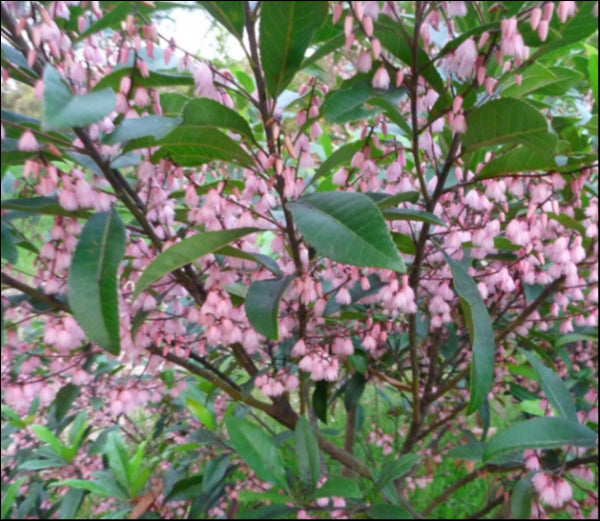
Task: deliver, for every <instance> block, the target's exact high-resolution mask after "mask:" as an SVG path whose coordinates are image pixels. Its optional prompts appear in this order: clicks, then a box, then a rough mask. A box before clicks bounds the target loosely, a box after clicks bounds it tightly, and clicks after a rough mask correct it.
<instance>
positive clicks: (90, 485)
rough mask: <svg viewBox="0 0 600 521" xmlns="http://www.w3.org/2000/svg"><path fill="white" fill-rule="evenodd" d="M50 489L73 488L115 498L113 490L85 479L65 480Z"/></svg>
mask: <svg viewBox="0 0 600 521" xmlns="http://www.w3.org/2000/svg"><path fill="white" fill-rule="evenodd" d="M48 487H71V488H74V489H79V490H87V491H88V492H91V493H93V494H98V495H99V496H103V497H113V496H114V492H113V490H110V489H107V488H105V487H103V486H102V485H99V484H98V483H96V482H94V481H87V480H85V479H65V480H63V481H54V482H52V483H50V484H49V485H48Z"/></svg>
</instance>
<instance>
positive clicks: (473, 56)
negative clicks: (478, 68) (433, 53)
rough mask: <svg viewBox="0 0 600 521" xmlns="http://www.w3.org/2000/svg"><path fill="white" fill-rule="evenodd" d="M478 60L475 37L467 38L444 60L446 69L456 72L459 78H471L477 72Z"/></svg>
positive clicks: (452, 72) (451, 72) (449, 71)
mask: <svg viewBox="0 0 600 521" xmlns="http://www.w3.org/2000/svg"><path fill="white" fill-rule="evenodd" d="M476 61H477V45H475V40H473V38H468V39H466V40H465V41H464V42H463V43H461V44H460V45H459V46H458V47H457V48H456V50H455V51H454V52H453V53H452V54H450V55H449V56H448V57H447V58H446V61H445V62H444V67H445V69H446V71H448V73H450V74H456V75H457V76H458V77H459V78H469V77H471V76H473V74H474V72H475V62H476Z"/></svg>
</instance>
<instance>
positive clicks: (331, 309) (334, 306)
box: [323, 273, 387, 316]
mask: <svg viewBox="0 0 600 521" xmlns="http://www.w3.org/2000/svg"><path fill="white" fill-rule="evenodd" d="M367 279H368V281H369V285H370V288H369V289H367V290H364V289H362V285H361V283H360V281H358V282H356V283H355V284H354V286H352V288H351V289H350V298H351V301H350V305H353V304H354V303H356V302H357V301H359V300H360V299H362V298H364V297H368V296H370V295H375V294H376V293H378V292H379V291H380V290H381V288H383V287H384V286H386V285H387V283H382V282H381V279H380V278H379V276H378V275H376V274H374V273H372V274H371V275H369V276H368V277H367ZM337 293H338V292H337V291H336V292H335V293H334V294H333V295H332V296H331V298H330V299H329V300H328V301H327V305H326V306H325V309H324V310H323V316H329V315H333V314H334V313H337V312H338V311H341V310H343V309H344V308H346V307H347V306H345V305H343V304H340V303H339V302H338V301H337V300H336V299H335V296H336V295H337Z"/></svg>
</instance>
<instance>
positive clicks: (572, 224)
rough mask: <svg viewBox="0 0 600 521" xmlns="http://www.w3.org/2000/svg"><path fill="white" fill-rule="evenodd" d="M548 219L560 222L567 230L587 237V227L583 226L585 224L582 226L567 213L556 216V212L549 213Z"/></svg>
mask: <svg viewBox="0 0 600 521" xmlns="http://www.w3.org/2000/svg"><path fill="white" fill-rule="evenodd" d="M548 217H550V219H553V220H555V221H557V222H559V223H560V224H562V225H563V226H564V227H565V228H570V229H571V230H575V231H576V232H578V233H580V234H581V235H583V236H585V226H583V224H581V223H580V222H579V221H577V220H575V219H573V217H571V216H570V215H567V214H566V213H561V214H555V213H554V212H548Z"/></svg>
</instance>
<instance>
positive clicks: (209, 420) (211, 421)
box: [185, 398, 216, 431]
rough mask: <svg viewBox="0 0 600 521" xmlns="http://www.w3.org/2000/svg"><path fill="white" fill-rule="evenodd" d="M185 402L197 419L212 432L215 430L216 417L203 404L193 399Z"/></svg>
mask: <svg viewBox="0 0 600 521" xmlns="http://www.w3.org/2000/svg"><path fill="white" fill-rule="evenodd" d="M185 402H186V404H187V406H188V408H189V409H190V411H192V412H193V413H194V416H196V418H198V419H199V420H200V421H201V422H202V424H203V425H204V426H206V427H207V428H208V429H210V430H211V431H214V430H215V427H216V422H215V417H214V415H213V414H212V413H211V412H210V411H209V410H208V409H207V408H206V407H205V406H204V405H203V404H202V403H200V402H199V401H198V400H194V399H193V398H187V399H186V401H185Z"/></svg>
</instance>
